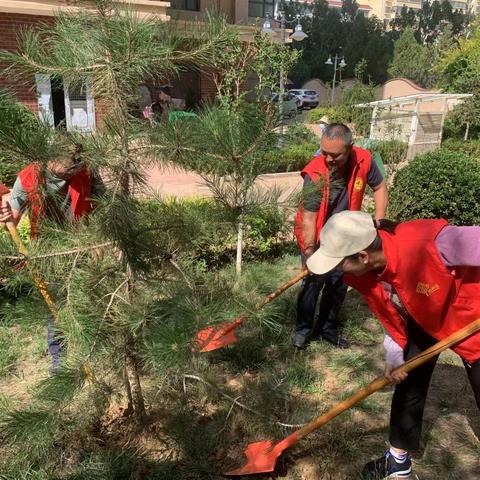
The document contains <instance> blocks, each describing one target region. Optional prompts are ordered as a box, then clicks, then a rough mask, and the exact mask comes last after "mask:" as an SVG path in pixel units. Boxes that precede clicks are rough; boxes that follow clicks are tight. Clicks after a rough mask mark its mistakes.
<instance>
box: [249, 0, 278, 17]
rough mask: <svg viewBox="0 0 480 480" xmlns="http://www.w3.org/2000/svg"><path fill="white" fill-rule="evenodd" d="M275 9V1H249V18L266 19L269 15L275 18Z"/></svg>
mask: <svg viewBox="0 0 480 480" xmlns="http://www.w3.org/2000/svg"><path fill="white" fill-rule="evenodd" d="M274 9H275V1H274V0H249V2H248V16H249V17H261V18H264V17H266V16H267V14H269V15H271V16H273V12H274Z"/></svg>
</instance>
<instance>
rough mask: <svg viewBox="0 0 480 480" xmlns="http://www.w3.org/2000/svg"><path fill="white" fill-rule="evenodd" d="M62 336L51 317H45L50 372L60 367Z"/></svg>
mask: <svg viewBox="0 0 480 480" xmlns="http://www.w3.org/2000/svg"><path fill="white" fill-rule="evenodd" d="M63 342H64V339H63V336H62V334H61V333H60V332H59V331H58V330H57V327H56V325H55V320H54V319H53V318H52V316H51V315H47V345H48V353H49V354H50V356H51V357H52V370H56V369H57V368H59V367H60V363H61V356H62V353H63V349H64V348H63Z"/></svg>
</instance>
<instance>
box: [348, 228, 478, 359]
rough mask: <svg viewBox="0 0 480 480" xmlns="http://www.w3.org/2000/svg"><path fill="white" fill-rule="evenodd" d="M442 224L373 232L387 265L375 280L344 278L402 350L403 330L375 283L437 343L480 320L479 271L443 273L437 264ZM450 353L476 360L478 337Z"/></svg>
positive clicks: (369, 276)
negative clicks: (384, 284) (386, 287)
mask: <svg viewBox="0 0 480 480" xmlns="http://www.w3.org/2000/svg"><path fill="white" fill-rule="evenodd" d="M445 225H447V222H446V221H445V220H413V221H410V222H405V223H402V224H400V225H399V226H398V227H397V229H396V230H395V234H394V235H392V234H389V233H387V232H384V231H379V235H380V237H381V239H382V245H383V252H384V254H385V257H386V259H387V265H386V267H385V270H384V271H383V272H382V274H381V275H379V276H378V275H376V274H375V273H374V272H368V273H367V274H366V275H362V276H361V277H354V276H353V275H345V276H344V281H345V283H346V284H347V285H350V286H352V287H354V288H355V289H356V290H358V291H359V292H360V293H361V294H362V295H363V296H364V298H365V300H366V301H367V303H368V306H369V307H370V309H371V310H372V312H373V313H374V314H375V316H376V317H377V318H378V319H379V320H380V322H381V323H382V324H383V326H384V327H385V329H386V330H387V331H388V333H389V334H390V335H391V337H392V338H393V339H394V340H395V342H397V343H398V344H399V345H400V346H401V347H402V348H405V346H406V343H407V335H406V328H405V327H406V325H405V321H404V320H403V318H402V317H401V316H400V315H399V314H398V312H397V310H396V309H395V307H394V306H393V304H392V303H391V302H390V301H389V299H388V296H387V293H386V292H385V290H384V288H383V287H382V285H381V283H380V282H381V281H384V282H387V283H389V284H390V285H392V286H393V288H394V289H395V290H396V292H397V294H398V296H399V298H400V300H401V302H402V303H403V305H404V307H405V309H406V310H407V311H408V313H409V314H410V315H411V316H412V317H413V319H414V320H415V321H416V322H417V323H418V325H420V327H422V328H423V329H424V330H425V331H426V332H427V333H429V334H430V335H431V336H432V337H434V338H435V339H436V340H439V341H440V340H442V339H444V338H445V337H447V336H448V335H450V334H452V333H454V332H456V331H457V330H459V329H460V328H462V327H464V326H465V325H467V324H469V323H471V322H472V321H473V320H476V319H477V318H479V317H480V268H479V267H458V268H456V269H455V270H454V271H452V272H451V271H449V269H447V267H445V265H444V263H443V262H442V260H441V258H440V254H439V252H438V249H437V247H436V244H435V238H436V237H437V235H438V233H439V232H440V230H442V228H444V227H445ZM453 350H454V351H455V352H456V353H458V354H459V355H460V356H461V357H462V358H464V359H465V360H467V361H469V362H474V361H475V360H478V359H479V358H480V334H479V333H476V334H475V335H473V336H471V337H469V338H468V339H467V340H464V341H463V342H461V343H459V344H458V345H457V346H456V347H454V348H453Z"/></svg>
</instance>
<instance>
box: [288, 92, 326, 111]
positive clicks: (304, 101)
mask: <svg viewBox="0 0 480 480" xmlns="http://www.w3.org/2000/svg"><path fill="white" fill-rule="evenodd" d="M288 92H289V93H291V94H292V95H295V96H296V97H297V98H298V100H299V104H298V108H315V107H318V102H319V100H318V93H317V92H316V91H315V90H302V89H292V90H289V91H288Z"/></svg>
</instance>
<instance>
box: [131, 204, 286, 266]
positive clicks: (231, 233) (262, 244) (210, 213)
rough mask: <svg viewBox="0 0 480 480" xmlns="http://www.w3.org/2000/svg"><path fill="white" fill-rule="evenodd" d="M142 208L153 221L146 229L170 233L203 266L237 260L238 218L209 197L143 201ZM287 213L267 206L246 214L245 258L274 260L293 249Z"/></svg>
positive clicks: (219, 264) (175, 247) (182, 248)
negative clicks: (288, 240) (236, 222)
mask: <svg viewBox="0 0 480 480" xmlns="http://www.w3.org/2000/svg"><path fill="white" fill-rule="evenodd" d="M140 208H141V209H142V210H143V212H144V213H146V214H147V215H149V217H150V219H151V223H150V225H147V227H149V228H151V229H155V228H161V229H162V230H164V231H168V232H170V234H171V239H172V244H173V245H172V247H173V249H174V250H178V251H183V252H189V255H190V257H191V258H192V259H193V260H195V261H197V262H198V263H199V264H200V265H202V266H205V267H219V266H222V265H224V264H225V263H230V262H232V261H234V259H235V255H236V235H237V225H236V224H235V218H236V217H235V216H234V215H233V213H232V212H231V211H229V210H227V209H225V207H224V206H223V205H221V204H220V203H218V202H215V201H214V200H212V199H207V198H190V199H177V198H172V199H169V200H165V201H162V202H160V201H158V200H144V201H142V202H141V205H140ZM286 214H287V213H283V212H281V211H280V210H279V209H274V208H268V207H265V208H261V209H256V210H255V212H252V213H249V214H247V216H246V218H245V234H244V240H245V248H244V258H245V259H247V260H252V259H262V258H272V257H276V256H279V255H281V254H283V253H284V252H285V251H288V250H289V249H290V245H289V244H288V242H285V239H286V238H287V237H289V234H291V230H292V229H291V226H290V225H289V223H288V221H287V219H286V218H285V215H286Z"/></svg>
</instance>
